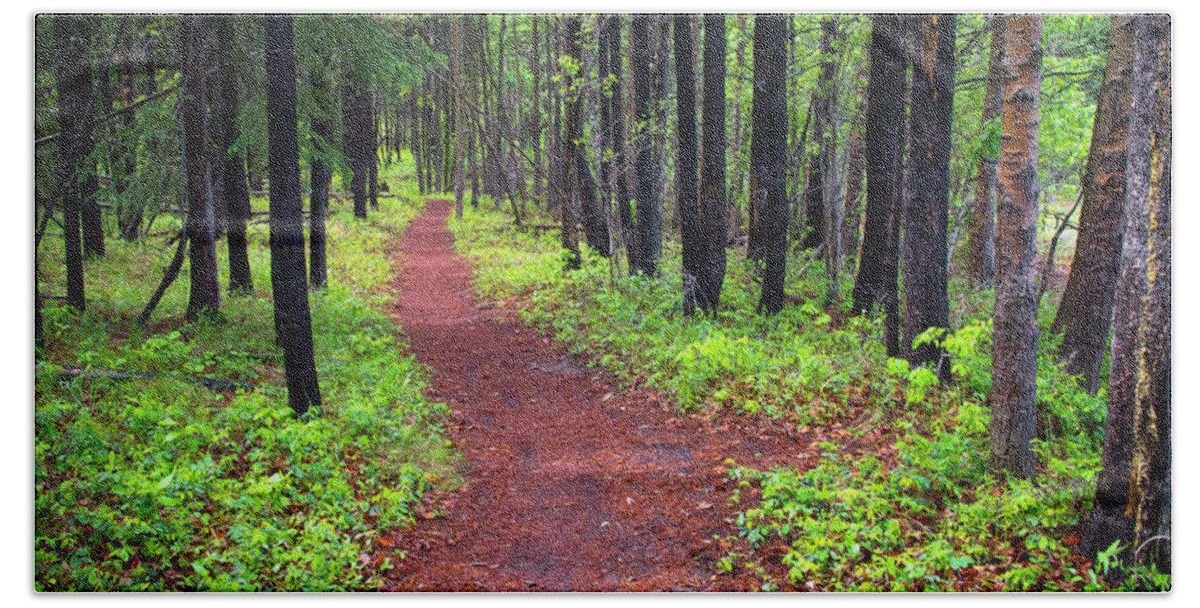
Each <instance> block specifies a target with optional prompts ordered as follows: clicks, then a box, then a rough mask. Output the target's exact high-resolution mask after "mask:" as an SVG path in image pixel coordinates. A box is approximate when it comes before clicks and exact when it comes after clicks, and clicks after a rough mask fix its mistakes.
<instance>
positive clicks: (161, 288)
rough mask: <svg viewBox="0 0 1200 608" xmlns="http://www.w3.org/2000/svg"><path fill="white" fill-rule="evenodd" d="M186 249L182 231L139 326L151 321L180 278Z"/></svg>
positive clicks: (141, 316) (184, 231) (183, 231)
mask: <svg viewBox="0 0 1200 608" xmlns="http://www.w3.org/2000/svg"><path fill="white" fill-rule="evenodd" d="M184 225H185V226H186V225H187V220H186V219H185V220H184ZM186 247H187V231H186V230H182V229H181V230H180V231H179V246H178V247H176V248H175V257H174V258H172V259H171V264H170V265H169V266H167V271H166V273H164V274H163V278H162V281H160V282H159V284H158V289H157V290H155V291H154V295H153V296H151V297H150V302H149V303H147V304H146V307H145V308H143V309H142V314H140V315H138V318H137V325H139V326H142V325H145V324H146V323H148V322H149V321H150V315H152V314H154V309H155V308H158V302H159V300H162V297H163V294H165V293H167V288H168V287H170V286H171V284H172V283H174V282H175V279H176V278H178V277H179V269H180V268H182V267H183V257H184V255H183V254H184V250H185V249H186Z"/></svg>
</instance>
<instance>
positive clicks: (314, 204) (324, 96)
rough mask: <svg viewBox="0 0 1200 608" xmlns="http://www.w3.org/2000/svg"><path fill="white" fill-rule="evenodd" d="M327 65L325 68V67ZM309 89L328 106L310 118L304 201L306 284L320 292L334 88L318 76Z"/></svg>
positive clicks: (324, 282) (325, 281) (323, 275)
mask: <svg viewBox="0 0 1200 608" xmlns="http://www.w3.org/2000/svg"><path fill="white" fill-rule="evenodd" d="M328 67H329V66H328V65H326V68H328ZM311 86H312V87H313V89H314V90H315V92H316V98H317V99H318V100H329V105H330V106H332V107H326V106H325V104H323V103H322V104H320V105H319V106H318V107H317V109H316V112H315V113H314V115H313V116H312V125H313V127H312V128H313V135H315V136H316V137H315V141H314V142H313V143H314V144H315V147H316V148H317V150H316V151H315V153H314V154H313V157H312V161H311V162H310V165H309V176H308V178H309V188H310V189H311V191H312V192H311V194H309V199H308V249H309V254H308V257H309V262H308V283H309V286H311V287H312V288H313V289H324V288H325V287H327V286H328V285H329V276H328V264H327V257H326V244H325V216H326V213H327V210H328V209H329V188H330V187H331V185H332V183H333V170H332V169H331V166H330V164H329V158H330V156H331V155H332V152H333V150H334V149H335V148H334V146H335V145H336V143H335V142H334V135H333V124H332V122H331V120H330V117H331V116H334V115H336V113H337V102H336V99H337V97H336V93H335V91H336V88H335V87H336V85H335V84H334V83H333V82H332V78H330V77H328V76H326V75H324V74H319V75H316V76H315V77H314V78H313V82H312V83H311Z"/></svg>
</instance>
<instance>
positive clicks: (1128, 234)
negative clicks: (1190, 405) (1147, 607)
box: [1079, 15, 1170, 582]
mask: <svg viewBox="0 0 1200 608" xmlns="http://www.w3.org/2000/svg"><path fill="white" fill-rule="evenodd" d="M1132 25H1133V29H1134V36H1133V44H1132V53H1131V55H1132V56H1131V58H1130V66H1131V75H1130V83H1129V86H1130V96H1131V106H1130V120H1129V126H1128V133H1129V135H1128V150H1129V151H1128V156H1127V159H1128V160H1127V167H1128V169H1127V172H1126V178H1127V185H1126V189H1125V194H1126V200H1125V205H1124V217H1125V222H1124V223H1125V230H1124V234H1123V243H1122V247H1121V258H1120V270H1121V276H1120V279H1119V281H1118V283H1117V290H1116V302H1115V309H1114V317H1113V339H1112V359H1111V368H1110V372H1109V390H1108V415H1107V416H1106V418H1105V423H1104V448H1103V452H1102V456H1101V460H1100V464H1101V467H1102V469H1101V471H1100V476H1099V478H1098V480H1097V483H1096V500H1095V506H1094V507H1093V509H1092V513H1091V515H1090V516H1089V518H1088V521H1087V523H1086V524H1085V525H1084V528H1083V534H1082V535H1081V539H1080V545H1079V548H1080V551H1081V553H1082V554H1083V555H1084V556H1085V557H1089V558H1091V557H1092V556H1094V555H1095V553H1096V551H1098V550H1102V549H1105V548H1107V547H1108V546H1109V545H1110V544H1111V543H1112V542H1113V541H1120V542H1121V546H1122V548H1123V550H1122V551H1121V553H1120V554H1118V557H1120V558H1121V560H1122V564H1123V565H1124V566H1129V565H1132V564H1133V563H1134V562H1135V561H1142V560H1144V558H1143V557H1142V556H1141V555H1140V554H1137V553H1138V552H1137V551H1136V547H1135V545H1134V543H1138V544H1139V545H1140V544H1142V543H1144V542H1148V540H1149V538H1150V537H1151V536H1154V535H1158V534H1159V532H1160V523H1161V522H1160V518H1161V509H1162V508H1163V507H1164V506H1166V505H1168V504H1169V503H1161V502H1160V504H1158V505H1155V506H1154V509H1153V510H1144V507H1145V506H1146V504H1145V500H1146V498H1147V494H1148V493H1149V494H1151V495H1154V494H1158V495H1159V496H1161V493H1162V491H1163V489H1164V488H1166V487H1168V486H1167V483H1169V482H1167V479H1166V477H1165V474H1166V470H1165V469H1163V468H1162V464H1164V463H1163V462H1162V460H1161V456H1162V452H1161V451H1160V449H1162V448H1164V447H1165V446H1163V442H1169V435H1161V434H1159V429H1158V427H1157V419H1158V416H1159V415H1161V414H1165V418H1166V421H1167V424H1168V429H1169V420H1170V396H1169V395H1170V389H1169V388H1167V386H1166V385H1164V384H1162V382H1163V381H1165V380H1167V379H1169V377H1170V372H1169V368H1164V367H1163V365H1164V364H1165V365H1169V361H1170V357H1169V355H1168V354H1167V352H1166V351H1163V350H1161V347H1160V346H1158V345H1153V344H1151V343H1149V342H1148V338H1150V337H1159V338H1163V337H1168V339H1169V335H1170V334H1169V323H1170V321H1169V317H1166V316H1164V315H1163V314H1162V313H1163V312H1165V311H1164V310H1163V308H1162V307H1163V304H1164V302H1163V301H1162V300H1159V299H1158V298H1155V296H1159V298H1161V297H1162V296H1163V295H1167V297H1168V299H1167V301H1168V302H1169V292H1165V293H1164V289H1163V288H1164V287H1165V288H1166V289H1169V288H1170V284H1169V283H1166V284H1165V285H1162V284H1158V281H1159V278H1160V277H1159V275H1158V274H1157V273H1153V274H1152V273H1151V272H1150V260H1151V250H1152V248H1153V253H1154V255H1155V256H1156V257H1158V256H1161V257H1162V258H1164V259H1162V260H1155V270H1156V271H1157V270H1163V269H1168V272H1167V273H1165V275H1164V276H1163V277H1162V279H1164V280H1166V281H1169V280H1170V279H1169V278H1168V277H1169V275H1170V273H1169V263H1170V248H1169V241H1168V242H1162V241H1159V238H1161V237H1163V236H1167V238H1168V239H1169V227H1168V228H1167V233H1166V234H1164V233H1163V231H1162V226H1161V225H1156V226H1155V230H1154V232H1153V233H1152V232H1151V222H1156V220H1159V218H1158V217H1156V216H1157V212H1161V211H1163V210H1164V209H1165V208H1167V207H1169V205H1161V204H1155V203H1156V202H1160V201H1163V199H1161V198H1159V197H1157V196H1155V194H1156V192H1155V191H1156V190H1157V186H1159V184H1156V183H1155V178H1156V177H1157V178H1158V180H1161V179H1162V178H1163V177H1164V175H1163V174H1162V173H1159V174H1157V175H1156V174H1155V170H1156V169H1159V170H1161V169H1162V168H1164V167H1165V166H1166V165H1165V163H1164V162H1162V161H1160V160H1159V159H1158V158H1155V157H1156V155H1157V156H1158V157H1159V158H1161V156H1162V152H1163V150H1162V149H1161V147H1159V148H1158V149H1157V150H1156V148H1155V143H1156V141H1155V140H1156V139H1157V137H1156V135H1158V133H1156V132H1161V129H1160V127H1159V126H1158V125H1157V124H1156V123H1157V122H1158V120H1159V119H1160V118H1161V117H1162V111H1163V110H1166V109H1167V108H1169V101H1168V100H1169V97H1166V98H1164V99H1163V101H1164V102H1165V103H1164V104H1163V106H1162V107H1160V106H1158V105H1157V102H1159V99H1156V98H1157V97H1159V96H1160V95H1161V94H1162V92H1163V91H1165V86H1162V85H1165V84H1166V83H1165V82H1162V83H1156V80H1157V79H1158V76H1159V73H1160V57H1161V55H1160V47H1159V44H1160V42H1162V41H1165V40H1169V39H1170V34H1169V32H1168V31H1167V28H1166V27H1165V25H1166V24H1165V18H1160V17H1157V16H1153V15H1138V16H1134V17H1133V24H1132ZM1163 54H1168V55H1169V51H1167V52H1166V53H1163ZM1156 84H1157V85H1158V86H1156ZM1167 111H1169V110H1167ZM1164 143H1165V142H1164ZM1160 183H1161V182H1160ZM1168 188H1169V186H1168ZM1152 207H1153V210H1154V211H1155V212H1156V213H1155V217H1152V215H1151V210H1152ZM1169 213H1170V212H1169V211H1167V217H1166V218H1165V219H1167V221H1169ZM1156 223H1157V222H1156ZM1164 245H1166V247H1164ZM1155 316H1156V317H1157V320H1158V321H1159V322H1163V323H1165V324H1166V325H1167V326H1168V328H1167V331H1166V332H1165V333H1163V332H1162V331H1161V330H1160V329H1158V328H1155V327H1153V326H1152V324H1151V318H1152V317H1155ZM1151 349H1154V350H1151ZM1156 376H1157V377H1156ZM1155 388H1157V389H1158V390H1159V391H1164V389H1165V391H1164V392H1161V393H1158V392H1156V391H1155V390H1154V389H1155ZM1166 449H1169V447H1166ZM1155 460H1159V462H1158V464H1159V466H1157V467H1155V468H1154V473H1155V474H1156V475H1154V477H1157V478H1154V477H1152V476H1151V475H1150V471H1151V470H1152V469H1151V466H1152V465H1151V463H1153V462H1154V461H1155ZM1168 508H1169V507H1168ZM1153 511H1158V512H1157V513H1155V512H1153ZM1146 524H1150V526H1149V527H1147V526H1146ZM1165 544H1166V543H1164V545H1165ZM1135 554H1136V555H1135ZM1125 574H1126V572H1124V571H1122V570H1118V571H1117V572H1113V573H1110V580H1112V581H1114V582H1116V581H1119V580H1122V579H1123V578H1124V577H1125Z"/></svg>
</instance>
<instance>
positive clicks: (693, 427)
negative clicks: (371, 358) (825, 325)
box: [383, 200, 808, 591]
mask: <svg viewBox="0 0 1200 608" xmlns="http://www.w3.org/2000/svg"><path fill="white" fill-rule="evenodd" d="M449 212H450V204H449V203H447V202H446V201H437V200H429V201H427V211H426V212H425V213H424V214H423V215H421V216H420V217H419V218H417V219H416V220H415V221H414V222H413V223H412V225H411V226H410V227H409V229H408V231H407V233H406V234H405V235H404V236H403V238H402V239H400V240H399V242H398V243H397V246H396V247H395V250H396V251H397V252H398V258H397V259H394V260H393V263H396V264H398V265H399V266H400V267H401V272H400V278H399V280H398V288H399V289H398V291H399V293H400V299H399V302H398V303H397V304H396V306H395V310H394V316H393V318H394V319H395V320H396V321H397V322H398V323H399V325H400V326H401V327H402V328H403V331H404V333H405V334H406V335H407V338H408V340H409V341H410V343H411V346H412V352H413V353H414V354H415V355H416V356H417V358H418V359H419V360H420V361H421V362H422V363H423V364H425V365H426V366H427V367H428V368H429V369H430V370H431V371H432V381H431V385H430V388H429V391H428V394H429V397H431V398H433V399H436V400H439V401H444V402H446V403H447V404H449V405H450V407H451V408H452V410H453V415H452V417H451V420H450V421H449V422H448V424H447V434H448V437H449V438H450V439H451V440H452V441H453V442H454V445H455V447H456V448H457V449H458V450H460V451H461V452H462V453H463V455H464V474H465V476H466V478H467V480H468V483H467V485H466V486H465V487H464V488H463V489H461V490H459V491H457V492H454V493H451V494H449V495H444V496H442V497H441V498H440V499H439V504H438V507H437V508H438V510H439V511H440V512H441V515H439V516H438V517H435V518H432V519H419V521H418V522H417V524H416V525H415V526H414V527H413V528H412V529H409V530H406V531H403V532H399V533H395V534H394V535H389V537H387V538H385V539H384V540H383V544H385V545H388V546H389V547H391V548H392V549H400V550H403V551H406V552H407V558H406V559H404V560H401V561H400V563H399V564H398V565H397V567H396V568H394V569H393V570H391V571H389V574H388V575H387V576H388V578H387V582H386V583H385V585H384V589H386V590H396V591H417V590H421V591H619V590H637V591H688V590H744V589H750V588H753V587H754V586H756V583H760V582H761V579H759V580H757V581H756V580H755V579H754V578H753V577H752V576H751V575H750V574H748V573H743V574H741V575H740V576H732V575H729V574H720V575H719V576H717V574H718V573H719V571H718V570H717V568H716V567H715V562H716V560H718V559H720V558H721V557H722V556H723V555H724V554H725V549H723V548H722V547H721V543H720V542H719V541H718V540H714V538H713V537H714V535H720V536H722V537H724V536H728V535H732V534H734V533H735V528H734V526H733V525H732V518H733V517H734V512H735V511H734V509H733V507H731V506H730V505H729V504H727V502H728V498H729V497H730V495H731V493H732V491H733V490H734V489H735V487H736V483H735V482H733V481H730V480H728V479H727V477H726V475H725V474H724V472H723V471H724V466H725V460H726V459H727V458H733V459H734V460H735V461H736V462H737V463H738V464H739V465H755V466H760V467H765V466H769V465H770V464H771V463H773V462H777V461H784V460H787V461H790V462H792V463H795V462H796V460H795V459H796V457H797V455H798V453H801V452H806V451H808V447H807V446H808V440H807V439H808V438H804V440H801V439H797V438H794V437H788V436H786V435H785V434H783V433H772V432H769V431H762V430H751V429H746V428H741V427H739V426H736V425H721V426H715V425H713V424H711V423H709V422H707V421H705V420H704V419H703V418H700V417H693V416H687V415H682V414H680V413H678V411H677V410H675V408H674V406H672V405H671V404H670V403H668V402H667V400H665V399H663V398H661V397H660V396H659V395H656V394H655V393H653V392H650V391H646V390H629V389H626V388H623V387H622V386H621V385H619V384H618V383H617V382H616V381H615V380H614V379H613V378H611V377H610V376H608V375H607V374H605V373H603V372H601V371H599V370H597V369H595V368H590V367H587V366H586V365H585V364H583V363H581V362H580V361H578V360H576V359H574V358H572V357H571V356H569V355H567V354H565V353H564V351H563V349H562V348H560V347H559V346H558V345H556V344H555V343H554V342H553V341H551V340H549V339H547V338H545V337H543V336H541V335H539V334H538V333H536V332H535V331H534V330H532V329H529V328H527V327H524V326H523V325H522V324H521V323H520V321H519V320H517V319H516V318H515V317H514V315H512V314H511V312H508V311H504V310H503V309H496V308H491V307H487V306H483V307H481V306H479V305H477V304H476V303H475V302H474V299H473V296H472V290H471V282H470V277H471V275H470V268H469V264H468V263H467V262H466V261H465V260H464V259H463V258H461V257H460V256H458V255H456V254H455V253H454V251H453V237H452V236H451V235H450V233H449V232H448V231H447V229H446V227H445V220H446V217H447V215H448V214H449ZM764 432H765V433H766V434H764Z"/></svg>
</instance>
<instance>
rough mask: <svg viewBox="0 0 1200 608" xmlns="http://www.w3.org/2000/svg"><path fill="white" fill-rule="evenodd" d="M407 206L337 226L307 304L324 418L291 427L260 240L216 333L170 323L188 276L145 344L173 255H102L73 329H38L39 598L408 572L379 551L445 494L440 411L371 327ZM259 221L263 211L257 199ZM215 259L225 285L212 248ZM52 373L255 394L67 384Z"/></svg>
mask: <svg viewBox="0 0 1200 608" xmlns="http://www.w3.org/2000/svg"><path fill="white" fill-rule="evenodd" d="M404 166H405V165H404V164H398V165H394V166H392V167H390V168H389V170H384V168H383V167H381V177H383V179H389V178H391V179H390V180H389V181H392V184H393V186H395V185H398V184H399V180H397V179H395V178H396V176H397V173H398V172H400V171H402V170H403V168H404ZM409 168H410V169H409V170H410V172H411V164H409ZM407 190H408V189H401V190H400V191H399V192H398V194H399V195H400V196H401V197H404V198H384V199H380V209H379V210H378V211H373V212H372V213H371V214H370V219H369V220H367V221H365V222H364V221H362V220H356V219H355V218H353V216H352V214H351V211H350V209H349V204H348V203H340V204H339V203H336V202H335V203H334V205H333V208H332V209H331V212H332V214H331V216H330V218H329V221H328V241H329V245H328V247H329V250H328V252H329V283H330V287H329V288H328V289H327V290H325V291H322V292H318V293H314V294H312V295H311V299H310V304H311V309H312V317H313V334H314V343H315V352H316V364H317V372H318V376H319V378H320V383H321V390H322V397H323V405H322V406H321V407H320V408H316V409H314V410H313V411H311V412H310V413H309V414H308V415H306V416H305V417H303V418H300V419H297V418H295V417H294V416H293V415H292V412H291V410H290V409H288V407H287V399H286V392H285V389H284V387H283V383H282V375H283V370H282V351H281V350H280V349H279V348H277V347H276V345H275V343H274V326H273V321H272V319H273V311H272V304H271V301H270V293H271V292H270V275H269V268H270V257H269V256H270V254H269V250H268V245H267V227H266V224H265V223H256V224H252V226H251V229H250V234H249V237H250V254H251V268H252V271H253V278H254V283H255V293H254V294H253V295H250V296H232V297H231V296H228V295H226V294H222V309H221V318H220V319H208V320H203V321H201V322H198V323H185V322H183V321H182V319H181V317H182V314H183V311H184V308H185V307H186V300H187V272H188V269H187V266H186V265H185V267H184V269H183V272H182V273H181V275H180V279H179V280H178V281H177V282H176V284H175V285H174V286H173V287H172V288H171V289H170V290H169V291H168V292H167V294H166V297H165V298H164V299H163V301H162V303H161V304H160V306H159V308H158V311H157V313H156V315H155V317H154V319H155V321H154V322H152V323H151V326H150V327H149V328H146V329H144V330H142V329H137V328H133V327H131V320H132V319H133V318H135V317H136V316H137V314H138V312H139V311H140V309H141V307H142V306H143V305H144V304H145V301H146V300H147V298H148V296H149V295H150V293H151V292H152V291H153V289H154V288H155V286H156V285H157V281H158V279H159V277H160V273H161V266H162V265H165V263H166V261H167V260H168V259H169V256H170V255H171V253H172V251H171V248H170V247H163V246H162V239H161V238H158V237H148V238H144V239H143V240H142V241H140V242H136V243H125V242H123V241H121V240H119V239H109V241H108V243H107V245H108V251H107V255H106V257H104V258H101V259H94V260H89V261H88V262H87V265H86V279H87V294H88V310H87V312H86V314H84V315H77V314H74V313H73V312H72V311H69V310H68V309H66V308H65V307H62V306H60V305H55V304H54V303H53V302H50V303H49V305H48V307H47V308H46V310H45V318H46V333H47V340H48V346H47V349H46V352H45V357H44V361H45V363H44V365H43V366H42V368H41V370H40V371H39V372H38V374H37V378H36V388H35V396H36V397H35V398H36V403H35V445H34V451H35V484H36V489H35V541H34V544H35V547H34V551H35V553H34V563H35V588H36V589H38V590H56V591H57V590H63V591H67V590H74V591H100V590H108V591H111V590H129V591H154V590H214V591H258V590H290V591H301V590H350V589H372V588H375V587H376V586H377V584H378V582H379V581H380V576H381V573H382V572H383V571H384V570H386V569H387V568H390V567H392V566H394V565H395V563H396V562H397V561H398V560H400V559H403V558H404V554H403V552H401V551H395V552H393V553H392V554H391V555H388V556H385V557H384V558H383V559H377V558H375V557H374V554H375V553H374V552H375V544H374V538H375V537H376V536H377V535H378V534H379V533H380V531H382V530H387V529H394V528H397V527H404V526H406V525H409V524H410V523H411V522H412V521H413V518H414V512H415V508H416V506H417V504H418V502H419V501H420V500H421V497H422V495H423V494H424V493H426V492H427V491H429V490H430V489H431V488H432V487H434V485H435V484H436V485H438V486H439V487H445V486H453V485H454V484H456V483H458V479H457V477H456V475H455V473H454V467H453V465H454V458H455V457H454V454H453V453H452V451H451V450H450V448H449V447H448V445H447V443H446V442H445V441H444V439H443V438H442V436H441V426H440V425H441V419H442V417H443V415H444V414H445V413H446V411H447V410H446V408H445V406H444V405H443V404H438V403H431V402H429V401H428V400H426V399H425V398H424V397H423V396H422V392H421V391H422V387H423V385H424V382H425V377H426V376H425V372H424V370H423V369H422V368H421V367H420V365H419V364H418V363H417V362H416V360H415V359H414V358H413V357H411V356H408V355H404V354H403V351H404V349H405V344H404V341H403V339H402V338H401V337H400V336H399V335H398V333H397V330H398V328H397V327H396V326H394V325H393V324H392V323H391V322H390V321H389V320H388V318H387V316H386V315H385V314H384V306H385V304H386V303H387V302H389V301H390V300H391V298H392V296H393V294H392V292H391V287H390V286H391V280H392V278H393V273H392V269H391V267H390V264H389V262H388V256H387V246H388V242H389V240H390V239H392V238H394V237H396V236H398V235H399V234H400V233H401V232H402V231H403V229H404V227H405V226H406V225H407V223H408V222H409V221H410V220H411V219H412V218H413V217H415V215H416V214H417V213H419V212H420V211H421V208H422V203H421V202H420V200H421V199H420V198H419V197H418V196H416V193H415V192H408V191H407ZM253 203H254V207H255V208H256V209H265V206H266V201H265V200H264V199H256V200H254V201H253ZM167 223H168V222H161V223H160V224H159V226H158V227H160V228H161V226H162V225H164V224H167ZM174 226H176V227H177V226H178V221H175V223H174ZM60 241H61V239H59V242H55V241H53V240H51V239H47V241H46V242H44V243H43V244H42V251H41V256H42V261H41V265H42V269H43V273H42V279H43V283H42V289H43V292H49V293H55V292H59V291H60V290H62V289H63V288H62V284H63V281H62V271H61V268H62V254H61V251H62V247H61V242H60ZM218 249H219V255H220V267H221V268H222V275H221V283H222V285H227V276H226V274H225V272H226V270H225V269H226V265H225V251H224V244H223V241H222V244H221V245H220V246H219V247H218ZM65 365H80V366H86V367H92V368H104V369H120V370H133V371H144V372H157V373H163V374H170V375H173V376H193V377H195V376H207V377H217V378H223V379H227V380H236V381H240V382H244V383H248V384H251V385H253V389H252V390H241V391H239V392H237V393H236V394H221V393H216V392H210V391H208V390H206V389H204V388H202V387H200V386H198V385H196V384H194V383H188V382H184V381H181V380H176V379H154V380H134V381H116V380H110V379H103V378H76V379H73V380H63V379H62V378H60V376H59V374H58V371H59V369H60V367H61V366H65Z"/></svg>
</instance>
